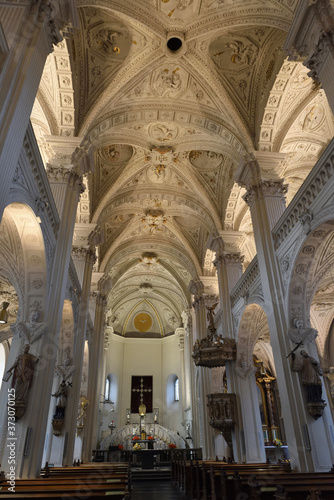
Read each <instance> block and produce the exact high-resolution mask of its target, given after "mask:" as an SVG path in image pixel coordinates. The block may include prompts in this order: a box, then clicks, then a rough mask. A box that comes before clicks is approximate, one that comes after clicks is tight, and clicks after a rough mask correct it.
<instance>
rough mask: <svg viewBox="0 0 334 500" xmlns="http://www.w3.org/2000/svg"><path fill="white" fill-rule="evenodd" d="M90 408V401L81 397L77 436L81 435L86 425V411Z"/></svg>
mask: <svg viewBox="0 0 334 500" xmlns="http://www.w3.org/2000/svg"><path fill="white" fill-rule="evenodd" d="M88 406H89V401H88V399H86V398H85V396H80V403H79V407H78V415H77V434H79V433H80V432H81V431H82V429H83V427H84V425H85V420H86V411H87V408H88Z"/></svg>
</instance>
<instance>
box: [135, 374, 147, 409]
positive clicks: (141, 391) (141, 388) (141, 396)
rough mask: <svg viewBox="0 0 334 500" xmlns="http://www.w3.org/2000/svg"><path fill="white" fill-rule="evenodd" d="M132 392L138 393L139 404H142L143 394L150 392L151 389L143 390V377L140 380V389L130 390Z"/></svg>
mask: <svg viewBox="0 0 334 500" xmlns="http://www.w3.org/2000/svg"><path fill="white" fill-rule="evenodd" d="M132 392H139V393H140V396H139V397H140V404H143V403H144V393H145V392H152V389H144V379H143V377H141V378H140V388H139V389H132Z"/></svg>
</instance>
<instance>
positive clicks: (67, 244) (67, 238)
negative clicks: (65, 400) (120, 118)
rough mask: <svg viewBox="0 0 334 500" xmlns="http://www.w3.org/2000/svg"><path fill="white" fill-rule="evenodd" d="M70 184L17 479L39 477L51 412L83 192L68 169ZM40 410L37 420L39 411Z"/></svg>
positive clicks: (37, 348)
mask: <svg viewBox="0 0 334 500" xmlns="http://www.w3.org/2000/svg"><path fill="white" fill-rule="evenodd" d="M65 178H66V179H67V184H63V187H64V190H65V191H66V193H65V196H64V204H63V213H64V214H66V217H65V216H64V217H62V220H61V223H60V226H59V230H58V235H57V243H56V247H55V253H54V259H53V264H52V270H51V276H50V287H49V290H50V292H49V295H48V299H47V312H46V315H45V320H46V322H47V324H48V325H49V331H48V334H47V335H45V336H44V337H43V338H42V339H41V340H40V341H39V345H38V347H37V346H36V352H37V353H38V354H41V355H42V359H41V360H40V362H39V366H38V367H39V370H38V372H36V381H35V390H34V391H32V395H31V397H30V401H29V408H28V410H29V411H28V414H27V417H26V418H25V421H24V427H25V430H26V433H25V435H24V436H23V442H24V441H25V440H26V441H27V443H28V444H29V447H28V449H27V447H26V450H25V453H24V449H22V454H20V456H19V457H18V463H20V471H18V477H38V476H39V473H40V467H41V461H42V455H43V444H44V437H45V432H46V427H47V418H48V412H49V403H50V400H49V395H50V394H51V389H52V384H53V378H54V368H55V362H56V356H57V350H58V344H59V332H60V326H61V319H62V311H63V303H64V298H65V291H66V282H67V277H68V269H69V262H70V256H71V246H72V239H73V230H74V223H75V217H76V210H77V205H78V201H79V196H80V193H81V192H82V190H83V185H82V179H81V177H79V176H78V175H77V174H76V173H74V172H73V171H69V170H66V172H65ZM37 408H38V419H36V409H37Z"/></svg>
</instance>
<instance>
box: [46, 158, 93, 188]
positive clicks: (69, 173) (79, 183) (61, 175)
mask: <svg viewBox="0 0 334 500" xmlns="http://www.w3.org/2000/svg"><path fill="white" fill-rule="evenodd" d="M46 172H47V175H48V179H49V182H61V183H67V184H68V185H69V186H72V187H73V188H74V189H75V190H77V191H78V192H79V193H80V194H81V193H83V192H84V191H85V186H84V184H83V179H82V176H81V175H79V174H77V173H76V172H74V170H73V169H72V167H68V166H67V167H66V166H64V165H50V164H48V165H47V169H46Z"/></svg>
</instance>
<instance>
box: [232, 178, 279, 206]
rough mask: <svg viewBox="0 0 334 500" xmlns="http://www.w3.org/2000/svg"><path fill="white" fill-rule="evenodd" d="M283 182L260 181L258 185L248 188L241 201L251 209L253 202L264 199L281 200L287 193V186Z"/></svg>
mask: <svg viewBox="0 0 334 500" xmlns="http://www.w3.org/2000/svg"><path fill="white" fill-rule="evenodd" d="M283 182H284V180H283V179H280V180H276V181H265V180H261V181H260V182H259V184H258V185H254V186H249V188H248V189H247V191H246V193H245V194H244V195H243V197H242V198H243V199H244V200H245V202H246V203H247V205H248V206H249V207H251V206H252V205H253V203H254V201H255V200H258V199H260V198H266V197H271V198H272V197H277V198H283V199H284V197H285V194H286V193H287V191H288V185H287V184H283Z"/></svg>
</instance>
